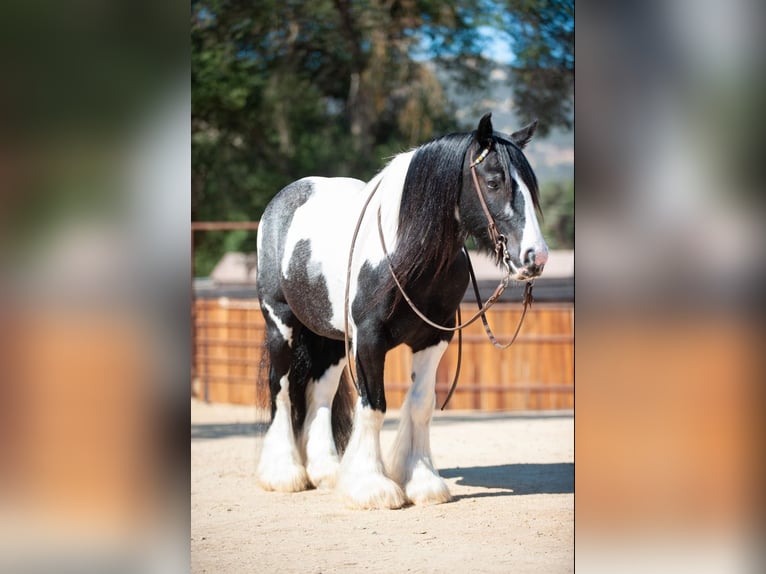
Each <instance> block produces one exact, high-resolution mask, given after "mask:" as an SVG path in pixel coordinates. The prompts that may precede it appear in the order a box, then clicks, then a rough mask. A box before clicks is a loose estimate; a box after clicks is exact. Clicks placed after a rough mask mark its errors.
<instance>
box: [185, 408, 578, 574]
mask: <svg viewBox="0 0 766 574" xmlns="http://www.w3.org/2000/svg"><path fill="white" fill-rule="evenodd" d="M397 415H398V413H397V412H389V413H388V414H387V415H386V420H385V423H384V427H383V431H382V433H381V443H382V446H383V451H384V453H385V452H387V451H388V448H389V446H390V445H391V444H392V443H393V439H394V435H395V432H396V425H397V423H398V418H397ZM264 416H265V415H264V414H263V413H258V412H256V410H255V409H254V408H253V407H242V406H233V405H207V404H204V403H201V402H198V401H192V404H191V421H192V428H191V560H192V571H193V572H208V573H219V572H243V573H247V572H259V573H260V572H263V573H270V572H280V573H283V572H285V573H291V572H301V573H303V572H306V573H319V572H327V573H330V572H386V573H398V572H513V573H514V574H518V573H524V572H539V573H546V574H547V573H557V572H572V571H573V568H574V564H573V563H574V463H573V461H574V420H573V418H572V414H571V412H565V413H521V414H519V413H492V414H480V413H461V412H446V413H441V412H437V413H436V414H435V415H434V421H433V425H432V429H431V446H432V450H433V455H434V461H435V463H436V465H437V467H438V468H439V471H440V474H441V475H442V476H443V477H444V478H445V479H446V481H447V483H448V485H449V487H450V491H451V492H452V495H453V497H454V501H453V502H451V503H448V504H441V505H436V506H425V507H423V506H410V507H407V508H404V509H400V510H375V511H359V510H348V509H346V508H345V507H344V506H343V504H342V502H341V501H340V500H339V498H338V497H337V496H336V495H335V493H334V492H332V491H327V490H309V491H305V492H299V493H295V494H283V493H274V492H265V491H263V490H261V489H260V488H259V487H258V486H257V485H256V482H255V466H256V461H257V456H258V454H259V449H260V445H261V441H262V440H263V434H264V432H265V429H266V424H265V422H264V421H265V419H264Z"/></svg>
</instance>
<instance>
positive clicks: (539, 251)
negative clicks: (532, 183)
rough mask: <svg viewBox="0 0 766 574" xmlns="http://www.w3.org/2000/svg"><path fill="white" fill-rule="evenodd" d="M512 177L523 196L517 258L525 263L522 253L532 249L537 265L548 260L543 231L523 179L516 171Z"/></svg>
mask: <svg viewBox="0 0 766 574" xmlns="http://www.w3.org/2000/svg"><path fill="white" fill-rule="evenodd" d="M513 178H514V179H515V180H516V182H517V183H518V184H519V189H520V190H521V193H522V195H523V196H524V231H523V232H522V234H521V244H520V246H519V260H520V261H521V264H522V265H524V264H526V261H524V254H525V253H526V252H527V251H528V250H530V249H534V252H535V258H536V261H535V262H536V263H537V264H538V265H544V264H545V262H546V261H547V260H548V245H547V244H546V243H545V239H544V238H543V232H542V231H541V230H540V224H539V223H538V221H537V214H536V213H535V204H534V203H532V194H531V193H530V191H529V188H528V187H527V186H526V185H525V184H524V180H523V179H521V178H520V177H519V176H518V173H516V172H515V170H514V173H513Z"/></svg>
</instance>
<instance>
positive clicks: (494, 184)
mask: <svg viewBox="0 0 766 574" xmlns="http://www.w3.org/2000/svg"><path fill="white" fill-rule="evenodd" d="M487 187H488V188H490V189H497V188H498V187H500V182H499V181H498V180H496V179H488V180H487Z"/></svg>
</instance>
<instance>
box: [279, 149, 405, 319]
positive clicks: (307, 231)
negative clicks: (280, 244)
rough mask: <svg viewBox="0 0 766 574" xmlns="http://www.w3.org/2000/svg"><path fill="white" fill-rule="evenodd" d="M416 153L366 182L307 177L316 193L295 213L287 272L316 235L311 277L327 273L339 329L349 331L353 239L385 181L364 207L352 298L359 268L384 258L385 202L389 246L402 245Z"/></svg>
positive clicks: (285, 256)
mask: <svg viewBox="0 0 766 574" xmlns="http://www.w3.org/2000/svg"><path fill="white" fill-rule="evenodd" d="M414 153H415V152H414V150H413V151H410V152H407V153H403V154H400V155H398V156H396V157H395V158H394V159H393V160H392V161H391V162H390V163H389V164H388V166H386V167H385V168H384V169H383V170H382V171H381V172H380V173H379V174H378V175H376V176H375V177H374V178H373V179H372V180H371V181H370V182H369V183H367V184H366V185H365V184H364V182H361V181H359V180H355V179H350V178H323V177H311V178H307V179H308V180H310V182H311V185H312V187H313V193H312V194H311V197H310V198H309V199H308V201H306V202H305V203H304V204H303V205H301V206H300V207H299V208H298V209H296V210H295V213H294V214H293V219H292V223H291V225H290V229H289V230H288V232H287V237H286V239H285V249H284V253H283V256H282V261H281V262H280V267H281V273H282V275H283V276H284V277H287V271H288V268H289V264H290V259H291V258H292V256H293V252H294V250H295V247H296V245H297V244H298V242H300V241H301V240H308V241H310V242H311V258H310V261H309V273H310V277H311V278H313V277H316V276H319V275H321V277H322V278H323V279H324V281H325V282H326V284H327V292H328V297H329V300H330V305H331V307H332V317H330V318H329V322H330V325H331V326H332V327H333V328H334V329H337V330H338V331H343V328H344V301H345V293H346V273H347V266H348V256H349V252H350V249H351V239H352V238H353V234H354V228H355V227H356V224H357V221H358V220H359V217H360V215H361V213H362V208H363V206H364V203H365V201H366V200H367V198H368V196H369V195H370V193H372V191H373V189H374V188H375V186H376V185H377V184H378V182H380V185H379V186H378V188H377V191H376V192H375V195H374V197H373V199H372V201H371V202H370V204H369V205H368V207H367V210H366V211H365V213H364V218H363V220H362V224H361V227H360V229H359V234H358V236H357V240H356V245H355V247H354V259H353V262H352V266H351V289H350V301H353V300H354V297H355V296H356V291H357V283H356V278H357V276H358V275H359V269H360V268H361V267H362V266H363V265H364V263H365V262H368V263H369V264H370V265H372V266H376V265H377V264H378V263H380V262H381V261H382V260H383V258H384V254H383V250H382V248H381V247H380V239H379V237H378V223H377V212H378V207H379V206H382V207H381V226H382V228H383V236H384V238H385V241H386V248H387V249H388V250H389V252H390V253H393V252H394V250H395V249H396V235H397V231H398V220H399V206H400V203H401V198H402V188H403V186H404V180H405V177H406V176H407V170H408V169H409V165H410V161H411V160H412V156H413V155H414ZM287 278H288V279H289V277H287Z"/></svg>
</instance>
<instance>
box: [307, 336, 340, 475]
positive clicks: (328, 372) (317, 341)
mask: <svg viewBox="0 0 766 574" xmlns="http://www.w3.org/2000/svg"><path fill="white" fill-rule="evenodd" d="M308 352H309V354H310V362H311V365H310V369H311V372H310V375H309V376H310V379H309V381H308V384H307V385H306V420H305V423H304V426H303V451H304V452H305V453H306V472H307V473H308V477H309V480H310V481H311V484H313V485H314V486H316V487H317V488H332V487H334V486H335V479H336V475H337V472H338V466H339V464H340V459H339V457H338V450H337V448H336V446H335V440H334V438H333V431H332V403H333V398H334V397H335V393H336V392H337V390H338V384H339V382H340V378H341V375H342V374H343V369H344V368H345V366H346V358H345V345H344V343H343V341H333V340H331V339H325V338H323V337H320V336H319V335H313V334H312V335H311V341H310V342H309V344H308Z"/></svg>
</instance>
